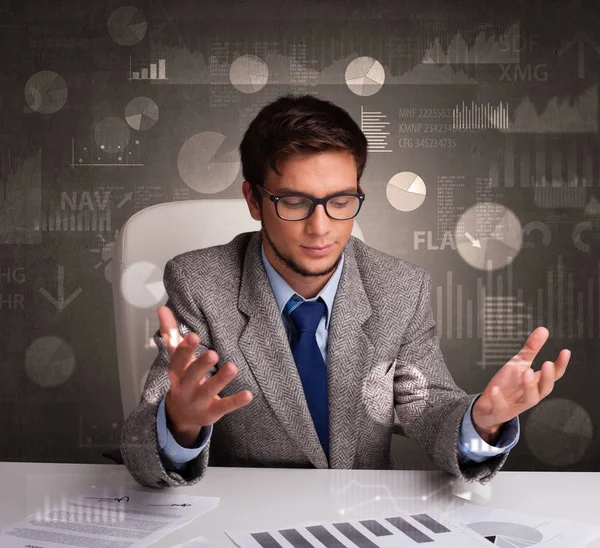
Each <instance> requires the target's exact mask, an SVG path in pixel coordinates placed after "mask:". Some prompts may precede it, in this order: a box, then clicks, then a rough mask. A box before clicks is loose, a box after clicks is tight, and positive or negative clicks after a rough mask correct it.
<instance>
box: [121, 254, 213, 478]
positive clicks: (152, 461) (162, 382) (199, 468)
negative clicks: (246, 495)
mask: <svg viewBox="0 0 600 548" xmlns="http://www.w3.org/2000/svg"><path fill="white" fill-rule="evenodd" d="M163 281H164V285H165V289H166V291H167V302H166V304H165V305H166V306H167V307H169V308H170V309H171V310H172V311H173V314H174V316H175V318H176V320H177V325H178V327H179V332H180V333H181V335H182V336H185V335H186V334H187V333H189V332H190V331H194V332H195V333H197V334H198V336H199V337H200V344H199V345H198V348H197V349H196V351H195V355H196V356H200V354H202V353H204V352H205V351H206V350H208V349H210V348H212V343H211V339H210V332H209V329H208V325H207V322H206V318H205V316H204V314H203V313H202V311H201V310H200V309H199V307H198V306H197V305H196V304H195V303H194V300H193V298H192V295H191V293H190V291H189V289H188V287H187V282H186V279H185V277H184V275H183V271H182V269H181V266H180V265H179V264H178V263H177V262H176V260H175V259H171V260H170V261H168V262H167V264H166V265H165V271H164V278H163ZM154 342H155V343H156V346H157V348H158V355H157V356H156V358H155V360H154V362H153V363H152V365H151V367H150V371H149V372H148V377H147V379H146V383H145V386H144V390H143V393H142V396H141V399H140V402H139V404H138V406H137V407H136V408H135V409H134V410H133V411H132V412H131V414H130V415H129V416H128V417H127V419H126V420H125V423H124V425H123V429H122V430H121V439H120V445H121V455H122V456H123V461H124V463H125V466H126V467H127V469H128V470H129V472H130V473H131V475H132V476H133V478H134V479H135V480H136V481H137V482H138V483H140V484H141V485H144V486H147V487H155V488H161V487H176V486H180V485H182V486H188V485H193V484H195V483H197V482H198V481H200V479H201V478H202V477H203V476H204V474H205V473H206V468H207V466H208V455H209V449H210V439H209V440H208V442H207V444H206V445H205V447H204V449H203V450H202V451H201V452H200V454H199V455H198V456H197V457H196V458H194V459H192V460H191V461H189V462H188V463H186V465H185V466H184V467H183V468H181V469H180V470H177V471H175V470H167V469H165V467H164V464H163V461H162V459H161V457H160V453H159V442H158V439H157V423H156V417H157V411H158V406H159V405H160V402H161V401H162V399H163V397H164V396H165V395H166V394H167V392H168V391H169V389H170V383H169V377H168V374H167V369H168V365H169V361H170V358H169V353H168V350H167V347H166V344H165V341H164V340H163V338H162V337H161V335H160V330H157V331H156V333H155V334H154ZM214 372H215V368H213V370H211V374H214Z"/></svg>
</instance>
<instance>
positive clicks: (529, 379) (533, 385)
mask: <svg viewBox="0 0 600 548" xmlns="http://www.w3.org/2000/svg"><path fill="white" fill-rule="evenodd" d="M539 401H540V395H539V392H538V383H537V381H536V378H535V372H534V371H533V369H527V370H525V371H524V372H523V404H524V405H525V407H526V408H527V409H530V408H531V407H533V406H534V405H536V404H537V403H538V402H539Z"/></svg>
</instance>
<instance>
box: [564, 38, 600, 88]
mask: <svg viewBox="0 0 600 548" xmlns="http://www.w3.org/2000/svg"><path fill="white" fill-rule="evenodd" d="M586 43H587V44H589V45H590V46H592V47H593V48H594V49H595V50H596V53H597V54H598V55H600V46H599V45H598V44H596V42H594V41H593V40H592V39H591V38H590V37H589V36H588V35H587V34H586V33H585V32H582V31H580V32H576V33H575V35H574V36H573V38H571V40H569V41H568V42H567V43H566V44H564V45H563V47H562V48H560V49H559V50H558V52H557V53H558V54H559V55H563V54H564V53H565V52H566V51H568V50H569V49H571V47H573V45H575V44H577V55H578V57H577V76H578V77H579V79H581V80H583V79H584V78H585V44H586Z"/></svg>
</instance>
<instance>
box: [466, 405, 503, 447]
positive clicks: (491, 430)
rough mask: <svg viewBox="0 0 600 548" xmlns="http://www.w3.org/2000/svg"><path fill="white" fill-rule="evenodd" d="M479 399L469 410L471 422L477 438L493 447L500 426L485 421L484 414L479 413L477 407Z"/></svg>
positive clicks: (498, 435)
mask: <svg viewBox="0 0 600 548" xmlns="http://www.w3.org/2000/svg"><path fill="white" fill-rule="evenodd" d="M478 403H479V398H478V400H477V401H476V402H475V404H474V405H473V407H472V408H471V422H472V423H473V427H474V428H475V431H476V432H477V434H479V437H481V439H482V440H483V441H485V442H486V443H488V444H490V445H494V444H495V443H496V442H497V441H498V438H499V437H500V429H501V428H502V424H497V423H494V422H489V420H488V421H486V419H485V414H484V413H483V412H482V411H481V409H480V408H479V406H478V405H477V404H478Z"/></svg>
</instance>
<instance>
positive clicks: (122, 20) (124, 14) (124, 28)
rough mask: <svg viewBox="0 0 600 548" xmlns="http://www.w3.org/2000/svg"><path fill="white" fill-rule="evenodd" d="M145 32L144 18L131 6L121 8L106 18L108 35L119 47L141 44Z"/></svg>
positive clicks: (146, 25)
mask: <svg viewBox="0 0 600 548" xmlns="http://www.w3.org/2000/svg"><path fill="white" fill-rule="evenodd" d="M147 30H148V22H147V21H146V17H144V14H143V13H142V12H141V11H140V10H138V9H137V8H135V7H133V6H121V7H120V8H118V9H116V10H115V11H113V12H112V13H111V14H110V17H109V18H108V34H109V35H110V37H111V38H112V39H113V40H114V41H115V42H116V43H117V44H119V45H121V46H133V45H134V44H137V43H138V42H141V41H142V40H143V38H144V36H146V31H147Z"/></svg>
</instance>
